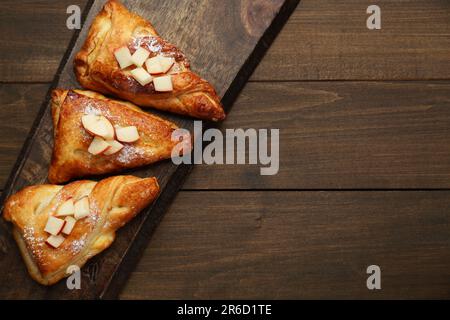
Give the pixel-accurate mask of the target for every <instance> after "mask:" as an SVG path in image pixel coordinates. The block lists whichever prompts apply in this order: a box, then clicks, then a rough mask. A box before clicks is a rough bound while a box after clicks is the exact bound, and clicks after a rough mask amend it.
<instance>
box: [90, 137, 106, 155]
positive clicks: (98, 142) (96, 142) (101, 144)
mask: <svg viewBox="0 0 450 320" xmlns="http://www.w3.org/2000/svg"><path fill="white" fill-rule="evenodd" d="M109 148H111V146H110V145H109V143H108V142H106V141H105V140H103V139H102V138H100V137H94V139H93V140H92V142H91V144H90V145H89V148H88V152H89V153H90V154H93V155H94V156H96V155H99V154H102V153H104V152H105V151H106V150H108V149H109Z"/></svg>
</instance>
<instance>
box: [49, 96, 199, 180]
mask: <svg viewBox="0 0 450 320" xmlns="http://www.w3.org/2000/svg"><path fill="white" fill-rule="evenodd" d="M90 113H94V114H101V115H103V116H105V117H106V118H107V119H108V120H110V121H111V123H113V124H114V125H119V126H122V127H126V126H136V127H137V129H138V132H139V135H140V139H139V140H138V141H136V142H133V143H128V144H124V145H125V146H124V148H123V149H122V150H120V151H119V152H117V153H115V154H112V155H104V154H101V155H92V154H90V153H89V152H88V148H89V145H90V143H91V141H92V139H93V136H92V135H90V134H89V133H88V132H87V131H86V130H85V129H84V128H83V125H82V122H81V118H82V116H83V115H85V114H90ZM52 118H53V127H54V147H53V155H52V161H51V165H50V168H49V174H48V180H49V181H50V183H55V184H58V183H64V182H66V181H69V180H71V179H73V178H76V177H84V176H88V175H99V174H106V173H110V172H115V171H119V170H122V169H126V168H135V167H139V166H143V165H148V164H151V163H154V162H156V161H160V160H163V159H168V158H170V157H171V152H172V148H173V147H174V146H175V145H176V144H177V143H179V141H172V133H173V131H174V130H176V129H177V126H176V125H175V124H173V123H171V122H169V121H166V120H163V119H161V118H159V117H156V116H154V115H151V114H149V113H147V112H144V111H142V110H141V109H139V108H138V107H136V106H135V105H133V104H132V103H129V102H122V101H117V100H111V99H108V98H106V97H104V96H103V95H101V94H99V93H95V92H92V91H84V90H62V89H57V90H54V91H53V93H52ZM184 142H185V143H188V144H190V139H187V138H186V141H184ZM190 146H191V145H190ZM190 146H189V147H190Z"/></svg>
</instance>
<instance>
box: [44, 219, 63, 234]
mask: <svg viewBox="0 0 450 320" xmlns="http://www.w3.org/2000/svg"><path fill="white" fill-rule="evenodd" d="M65 223H66V222H65V221H64V220H62V219H59V218H56V217H53V216H50V217H49V218H48V220H47V224H46V225H45V228H44V231H45V232H47V233H50V234H51V235H54V236H56V235H58V234H59V233H60V232H61V230H62V229H63V228H64V224H65Z"/></svg>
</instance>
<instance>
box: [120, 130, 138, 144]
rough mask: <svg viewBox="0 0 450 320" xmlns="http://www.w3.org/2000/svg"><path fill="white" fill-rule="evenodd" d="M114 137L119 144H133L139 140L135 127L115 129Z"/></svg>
mask: <svg viewBox="0 0 450 320" xmlns="http://www.w3.org/2000/svg"><path fill="white" fill-rule="evenodd" d="M116 136H117V140H119V141H120V142H135V141H137V140H139V132H138V130H137V128H136V127H135V126H130V127H116Z"/></svg>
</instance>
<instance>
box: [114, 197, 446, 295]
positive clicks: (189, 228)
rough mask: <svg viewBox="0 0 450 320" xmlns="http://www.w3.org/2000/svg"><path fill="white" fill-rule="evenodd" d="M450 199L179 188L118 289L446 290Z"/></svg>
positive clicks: (191, 292) (400, 292) (173, 291)
mask: <svg viewBox="0 0 450 320" xmlns="http://www.w3.org/2000/svg"><path fill="white" fill-rule="evenodd" d="M224 198H226V199H227V201H224ZM449 206H450V191H433V192H420V191H419V192H412V191H411V192H408V191H401V192H267V191H266V192H226V193H223V192H220V191H218V192H216V191H210V192H180V193H179V194H178V196H177V198H176V200H175V202H174V203H173V205H172V206H171V208H170V211H169V212H168V214H167V215H166V217H165V218H164V221H163V222H162V223H161V225H160V227H159V228H158V230H157V231H156V233H155V235H154V237H153V240H152V243H151V245H150V246H149V247H148V248H147V249H146V251H145V253H144V256H143V258H142V259H141V261H140V263H139V264H138V266H137V268H136V269H135V270H134V271H133V273H132V275H131V277H130V279H129V282H128V283H127V285H126V286H125V288H124V290H123V292H122V294H121V295H120V297H121V298H123V299H295V298H308V299H309V298H321V299H325V298H342V299H350V298H358V299H363V298H367V299H369V298H371V299H380V298H385V299H388V298H396V299H399V298H408V299H412V298H443V299H448V298H450V290H449V286H448V285H449V278H450V269H449V268H448V266H449V265H450V241H449V236H448V226H449V224H450V216H449V214H448V208H449ZM372 264H376V265H379V266H380V268H381V272H382V276H381V279H382V280H381V286H382V289H381V290H379V291H369V290H368V289H367V287H366V279H367V277H368V275H367V274H366V268H367V266H369V265H372Z"/></svg>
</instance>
